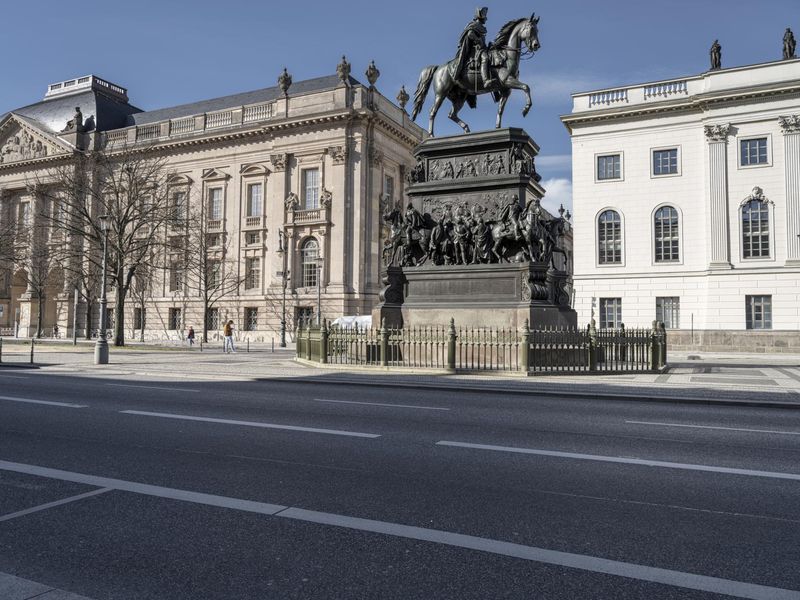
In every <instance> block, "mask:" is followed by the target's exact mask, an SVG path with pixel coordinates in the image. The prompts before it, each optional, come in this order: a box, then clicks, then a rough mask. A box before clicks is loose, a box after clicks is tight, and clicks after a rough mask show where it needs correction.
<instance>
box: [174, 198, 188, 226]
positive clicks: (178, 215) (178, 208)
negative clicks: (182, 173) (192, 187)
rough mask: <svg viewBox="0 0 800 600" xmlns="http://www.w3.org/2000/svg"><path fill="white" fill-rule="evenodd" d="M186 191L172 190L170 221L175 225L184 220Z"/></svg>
mask: <svg viewBox="0 0 800 600" xmlns="http://www.w3.org/2000/svg"><path fill="white" fill-rule="evenodd" d="M186 208H187V207H186V192H185V191H184V190H175V191H173V192H172V221H173V223H174V224H175V225H180V224H182V223H184V222H186V217H187V214H186Z"/></svg>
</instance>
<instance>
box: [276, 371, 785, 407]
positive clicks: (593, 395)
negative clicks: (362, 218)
mask: <svg viewBox="0 0 800 600" xmlns="http://www.w3.org/2000/svg"><path fill="white" fill-rule="evenodd" d="M260 380H261V381H265V380H269V381H285V382H290V383H306V384H315V383H324V384H328V385H330V384H333V385H361V386H372V387H388V388H405V389H422V390H425V389H434V390H447V391H457V392H468V393H479V394H487V393H488V394H511V395H515V396H555V397H559V398H567V399H571V400H635V401H639V402H660V403H672V404H705V405H711V406H714V405H716V406H748V407H760V408H782V409H793V410H800V401H798V402H780V401H778V400H737V399H735V398H708V397H699V396H658V395H655V394H647V395H639V394H632V393H629V392H628V393H626V392H620V393H613V394H612V393H608V392H592V391H585V392H584V391H567V390H523V389H514V388H503V387H500V388H489V387H483V386H475V385H472V386H470V385H469V384H466V385H455V384H445V383H435V382H434V383H424V382H417V383H403V382H397V381H386V380H378V381H367V380H364V379H338V378H327V377H314V378H305V377H285V376H280V377H269V378H268V379H267V378H261V379H260Z"/></svg>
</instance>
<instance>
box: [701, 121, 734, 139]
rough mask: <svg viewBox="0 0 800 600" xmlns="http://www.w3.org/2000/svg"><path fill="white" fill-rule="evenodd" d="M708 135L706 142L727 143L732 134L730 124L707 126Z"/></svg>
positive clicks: (705, 129) (706, 132)
mask: <svg viewBox="0 0 800 600" xmlns="http://www.w3.org/2000/svg"><path fill="white" fill-rule="evenodd" d="M704 131H705V134H706V141H708V142H709V143H711V142H725V141H727V140H728V136H729V135H730V133H731V126H730V123H728V124H725V125H706V126H705V127H704Z"/></svg>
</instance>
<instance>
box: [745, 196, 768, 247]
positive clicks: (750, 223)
mask: <svg viewBox="0 0 800 600" xmlns="http://www.w3.org/2000/svg"><path fill="white" fill-rule="evenodd" d="M742 258H769V205H768V204H767V202H765V201H762V200H760V199H756V198H754V199H752V200H750V201H749V202H745V203H744V204H743V205H742Z"/></svg>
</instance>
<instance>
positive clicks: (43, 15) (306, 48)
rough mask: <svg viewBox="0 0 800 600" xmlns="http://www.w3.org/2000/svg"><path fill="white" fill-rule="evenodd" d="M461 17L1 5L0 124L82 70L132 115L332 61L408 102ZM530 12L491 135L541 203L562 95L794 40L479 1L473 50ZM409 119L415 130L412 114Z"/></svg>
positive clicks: (590, 6) (209, 5) (463, 5)
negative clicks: (528, 103)
mask: <svg viewBox="0 0 800 600" xmlns="http://www.w3.org/2000/svg"><path fill="white" fill-rule="evenodd" d="M475 6H476V3H475V2H474V1H472V0H470V1H469V2H465V1H463V0H447V1H444V0H428V1H425V2H423V1H420V0H407V1H406V2H403V3H392V4H391V5H384V4H382V3H377V2H365V1H362V2H355V1H347V0H337V1H336V2H331V1H329V0H326V1H324V2H305V1H299V0H296V1H295V2H254V1H242V0H227V1H226V2H219V1H214V2H212V1H210V0H193V1H191V2H189V1H175V0H172V1H169V0H160V1H153V0H137V1H136V2H126V3H121V2H113V1H112V2H109V1H108V0H104V1H97V0H71V1H69V2H64V1H63V0H59V1H53V0H37V1H35V2H33V1H28V2H13V3H11V2H9V3H7V5H6V6H4V10H3V21H4V22H5V23H6V27H4V28H3V34H2V45H3V47H4V48H5V49H6V55H5V60H4V64H3V71H4V81H5V82H6V83H5V85H3V86H2V88H0V113H2V112H5V111H6V110H11V109H13V108H15V107H19V106H23V105H25V104H30V103H32V102H36V101H38V100H39V99H41V97H42V96H43V94H44V91H45V89H46V86H47V84H48V83H51V82H54V81H60V80H63V79H69V78H72V77H76V76H80V75H85V74H88V73H94V74H96V75H99V76H101V77H103V78H106V79H108V80H110V81H113V82H114V83H118V84H120V85H123V86H125V87H127V88H128V93H129V95H130V97H131V101H132V103H134V104H136V105H137V106H139V107H140V108H143V109H153V108H159V107H163V106H170V105H174V104H181V103H184V102H191V101H194V100H200V99H204V98H211V97H215V96H222V95H226V94H230V93H235V92H240V91H245V90H252V89H257V88H260V87H267V86H270V85H274V84H275V80H276V78H277V76H278V74H279V72H280V70H281V69H282V67H283V66H284V65H285V66H287V67H288V68H289V71H290V72H291V73H292V75H293V76H294V79H295V81H299V80H301V79H307V78H311V77H317V76H320V75H325V74H330V73H333V72H334V71H335V67H336V64H337V63H338V62H339V59H340V57H341V55H342V54H343V53H344V54H346V55H347V57H348V59H349V60H350V61H351V62H352V64H353V74H354V75H355V76H356V77H357V78H358V79H360V80H362V81H366V78H365V77H364V76H363V73H364V70H365V69H366V67H367V65H368V64H369V61H370V60H371V59H374V60H375V62H376V64H377V66H378V68H379V69H380V71H381V78H380V80H379V81H378V88H379V89H380V90H381V91H382V92H383V93H384V94H385V95H387V96H389V97H390V98H394V97H395V95H396V94H397V91H398V89H399V88H400V85H401V84H405V86H406V89H407V90H408V91H409V93H413V90H414V88H415V87H416V82H417V79H418V77H419V72H420V70H421V69H422V68H423V67H424V66H426V65H428V64H433V63H440V62H444V61H446V60H449V59H450V58H452V56H453V55H454V53H455V46H456V41H457V39H458V35H459V33H460V32H461V30H462V28H463V27H464V25H466V23H467V22H468V21H469V20H470V19H471V18H472V15H473V13H474V10H475ZM533 11H535V12H536V14H538V15H540V17H541V20H540V23H539V32H540V41H541V43H542V48H541V50H539V52H537V54H536V56H535V57H534V58H533V59H532V60H529V61H526V62H524V63H523V65H522V72H521V78H522V79H523V80H524V81H526V82H527V83H528V84H530V85H531V86H532V88H533V101H534V107H533V109H532V111H531V113H530V114H529V115H528V117H527V118H525V119H523V118H522V117H521V115H520V110H521V107H522V105H523V103H524V102H523V100H522V96H521V95H517V94H516V93H515V94H514V95H512V100H511V101H509V104H508V106H507V107H506V118H505V121H504V124H505V125H510V126H520V127H524V128H525V129H526V130H527V131H528V133H529V134H530V135H531V136H533V137H534V139H536V141H537V143H538V144H539V145H540V146H541V148H542V155H541V159H540V160H539V162H538V167H539V171H540V172H541V173H542V175H543V176H544V178H545V180H546V181H547V182H549V183H550V185H549V187H548V191H549V193H548V196H550V198H549V199H550V200H551V201H553V200H557V199H558V198H563V199H565V200H566V201H569V197H568V196H569V177H570V165H569V152H570V143H569V136H568V135H567V132H566V130H565V129H564V127H563V126H562V125H561V123H560V121H559V119H558V117H559V115H561V114H564V113H567V112H569V111H570V108H571V100H570V93H571V92H574V91H582V90H586V89H592V88H598V87H608V86H614V85H618V84H623V83H628V82H640V81H651V80H657V79H663V78H669V77H677V76H682V75H688V74H695V73H699V72H702V71H704V70H706V69H707V67H708V48H709V46H710V45H711V42H712V41H713V40H714V39H715V38H719V40H720V43H721V44H722V59H723V66H735V65H743V64H751V63H757V62H763V61H768V60H774V59H777V58H780V55H781V39H782V36H783V31H784V29H785V28H786V27H792V28H793V29H794V31H795V32H796V33H797V35H798V38H800V1H798V0H761V1H754V0H724V1H723V0H716V1H714V0H695V1H689V0H669V1H668V2H667V1H661V2H648V1H647V0H639V1H636V0H621V1H612V0H603V1H595V2H586V1H581V2H574V1H570V0H560V1H557V0H545V1H537V2H521V1H519V0H504V1H503V2H494V3H492V4H489V21H488V23H487V26H488V29H489V37H490V38H493V37H494V35H495V34H496V32H497V30H498V29H499V27H500V26H501V25H502V24H503V23H505V22H506V21H509V20H511V19H514V18H518V17H522V16H529V15H530V13H531V12H533ZM30 24H35V26H32V25H30ZM479 105H480V106H479V108H478V110H474V111H472V110H469V109H467V108H465V109H464V110H463V111H462V117H463V118H464V119H465V120H466V121H467V122H468V123H470V125H471V127H472V129H473V130H479V129H485V128H488V127H492V126H493V124H494V109H495V107H494V105H493V104H492V102H491V100H489V99H488V98H486V97H482V98H480V100H479ZM428 107H429V103H428V104H426V107H425V109H424V111H425V112H424V114H427V110H428ZM448 110H449V108H448V107H447V104H446V105H445V107H443V109H442V111H441V113H440V118H439V119H438V120H437V133H438V134H447V133H457V132H458V131H460V130H459V129H458V128H457V127H456V126H455V125H454V124H452V123H451V122H450V121H449V120H447V118H446V117H447V114H446V113H447V111H448ZM419 122H420V124H421V125H423V126H424V125H425V116H424V115H422V116H420V118H419Z"/></svg>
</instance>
